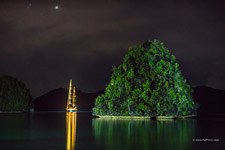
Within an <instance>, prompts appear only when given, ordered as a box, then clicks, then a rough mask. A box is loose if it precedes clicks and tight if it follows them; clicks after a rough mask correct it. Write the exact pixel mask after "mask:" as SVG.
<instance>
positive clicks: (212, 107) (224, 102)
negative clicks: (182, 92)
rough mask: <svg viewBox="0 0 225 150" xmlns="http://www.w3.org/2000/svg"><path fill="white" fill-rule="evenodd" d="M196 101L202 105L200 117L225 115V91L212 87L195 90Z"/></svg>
mask: <svg viewBox="0 0 225 150" xmlns="http://www.w3.org/2000/svg"><path fill="white" fill-rule="evenodd" d="M194 99H195V101H197V102H198V103H199V104H200V108H199V109H198V110H197V113H198V116H211V115H212V116H215V115H219V114H225V91H224V90H218V89H214V88H211V87H206V86H199V87H196V88H194Z"/></svg>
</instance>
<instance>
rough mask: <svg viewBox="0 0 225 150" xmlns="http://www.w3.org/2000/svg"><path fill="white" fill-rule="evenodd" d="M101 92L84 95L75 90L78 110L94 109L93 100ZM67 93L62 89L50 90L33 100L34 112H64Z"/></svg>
mask: <svg viewBox="0 0 225 150" xmlns="http://www.w3.org/2000/svg"><path fill="white" fill-rule="evenodd" d="M101 93H102V91H99V92H97V93H84V92H82V91H80V90H78V89H76V99H77V106H78V110H81V111H91V109H92V108H93V107H94V100H95V98H96V97H97V95H100V94H101ZM67 94H68V91H67V90H66V89H64V88H57V89H55V90H52V91H50V92H48V93H46V94H44V95H42V96H40V97H38V98H36V99H35V100H34V110H35V111H58V110H65V108H66V102H67Z"/></svg>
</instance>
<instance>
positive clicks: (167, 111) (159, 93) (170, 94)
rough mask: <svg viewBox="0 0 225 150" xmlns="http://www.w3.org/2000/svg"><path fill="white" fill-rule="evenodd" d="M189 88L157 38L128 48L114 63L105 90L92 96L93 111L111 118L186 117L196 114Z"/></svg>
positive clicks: (176, 65) (170, 55)
mask: <svg viewBox="0 0 225 150" xmlns="http://www.w3.org/2000/svg"><path fill="white" fill-rule="evenodd" d="M192 93H193V92H192V88H191V87H190V86H189V85H188V84H187V83H186V80H185V79H184V77H183V76H182V74H181V70H180V69H179V65H178V63H177V62H176V57H175V56H174V55H172V54H171V53H170V51H169V50H168V49H167V48H166V47H165V46H164V44H163V43H162V42H160V41H158V40H153V41H147V42H145V43H144V44H142V45H137V46H134V47H131V48H129V50H128V53H127V54H126V55H125V57H124V59H123V63H122V64H120V65H119V66H117V67H113V73H112V76H111V80H110V82H109V84H108V85H107V87H106V89H105V92H104V93H103V94H102V95H100V96H98V97H97V98H96V100H95V107H94V108H93V115H95V116H97V117H103V118H104V117H106V118H107V117H110V118H151V117H154V118H157V119H167V118H187V117H193V116H195V115H196V106H195V102H194V100H193V99H192Z"/></svg>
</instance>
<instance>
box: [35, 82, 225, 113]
mask: <svg viewBox="0 0 225 150" xmlns="http://www.w3.org/2000/svg"><path fill="white" fill-rule="evenodd" d="M67 92H68V91H67V90H66V89H64V88H57V89H54V90H52V91H50V92H48V93H46V94H44V95H42V96H40V97H37V98H36V99H35V100H34V110H35V111H58V110H65V108H66V102H67V94H68V93H67ZM103 92H104V91H103V90H102V91H99V92H96V93H85V92H82V91H81V90H79V89H76V96H77V97H76V99H77V106H78V110H80V111H91V110H92V108H93V107H94V101H95V98H96V97H97V96H98V95H100V94H102V93H103ZM193 98H194V100H195V101H196V102H197V103H199V105H200V107H199V108H198V109H197V113H198V116H210V115H213V114H225V91H224V90H219V89H214V88H211V87H207V86H198V87H195V88H194V93H193Z"/></svg>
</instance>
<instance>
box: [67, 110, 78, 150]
mask: <svg viewBox="0 0 225 150" xmlns="http://www.w3.org/2000/svg"><path fill="white" fill-rule="evenodd" d="M76 124H77V113H76V112H67V113H66V134H67V135H66V137H67V138H66V149H67V150H75V143H76Z"/></svg>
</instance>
